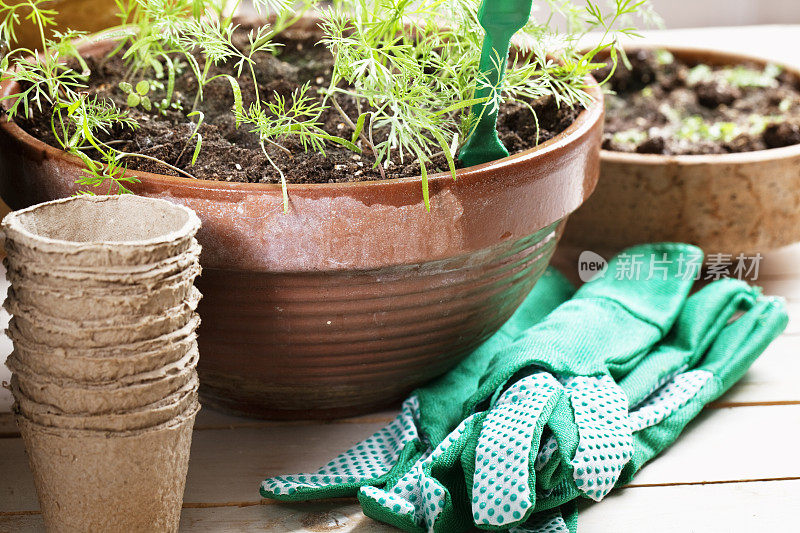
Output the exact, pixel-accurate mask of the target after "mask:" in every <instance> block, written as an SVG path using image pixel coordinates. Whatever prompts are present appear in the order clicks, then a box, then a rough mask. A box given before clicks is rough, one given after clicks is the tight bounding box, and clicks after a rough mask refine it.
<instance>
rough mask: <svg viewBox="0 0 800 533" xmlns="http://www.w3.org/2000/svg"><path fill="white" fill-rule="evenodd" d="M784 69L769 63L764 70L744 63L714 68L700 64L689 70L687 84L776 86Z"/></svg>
mask: <svg viewBox="0 0 800 533" xmlns="http://www.w3.org/2000/svg"><path fill="white" fill-rule="evenodd" d="M781 72H782V70H781V68H780V67H779V66H777V65H773V64H768V65H766V66H765V67H764V69H763V70H761V69H756V68H752V67H747V66H744V65H736V66H733V67H724V68H720V69H716V70H715V69H712V68H711V67H710V66H708V65H705V64H702V63H701V64H699V65H697V66H695V67H692V69H691V70H690V71H689V74H688V75H687V77H686V84H687V85H688V86H690V87H693V86H695V85H698V84H700V83H715V82H719V83H724V84H727V85H730V86H731V87H776V86H777V85H778V80H777V78H778V76H780V74H781Z"/></svg>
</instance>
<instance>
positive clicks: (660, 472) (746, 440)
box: [0, 26, 800, 533]
mask: <svg viewBox="0 0 800 533" xmlns="http://www.w3.org/2000/svg"><path fill="white" fill-rule="evenodd" d="M648 35H649V37H650V39H651V40H652V41H654V42H661V43H666V44H673V43H674V44H684V45H686V44H692V45H695V46H707V47H714V48H721V49H728V50H734V51H741V52H745V53H751V54H755V55H762V56H769V57H772V58H773V59H775V60H777V61H782V62H793V63H798V64H800V54H798V52H797V50H796V47H791V46H785V44H786V43H792V42H794V43H798V42H800V26H769V27H757V28H727V29H719V28H715V29H702V30H677V31H667V32H656V33H648ZM4 283H5V281H4V276H0V294H2V293H4V292H5V288H4ZM758 284H759V285H762V286H763V287H764V290H765V293H768V294H775V295H780V296H783V297H784V298H786V299H787V307H788V309H789V313H790V315H791V320H790V324H789V328H788V329H787V331H786V333H785V334H784V335H783V336H781V338H779V339H778V340H777V341H776V342H775V343H773V344H772V345H771V346H770V347H769V348H768V350H767V351H766V352H765V353H764V355H763V356H762V357H761V358H760V359H759V360H758V361H757V362H756V363H755V364H754V365H753V367H752V368H751V369H750V371H749V372H748V373H747V374H746V375H745V377H744V378H743V379H742V381H741V382H740V383H739V384H737V385H736V386H735V387H734V388H733V389H732V390H731V391H729V392H728V393H727V394H726V395H725V396H723V397H722V398H720V400H719V401H718V402H716V403H715V404H713V405H712V406H710V407H709V408H708V409H706V411H704V412H703V413H702V414H701V415H700V416H699V417H698V419H697V420H695V421H694V422H693V423H692V424H691V425H690V426H689V428H687V431H686V432H685V433H684V434H683V435H682V437H681V438H680V439H679V440H678V442H677V443H676V444H675V445H674V446H672V447H671V448H670V449H669V450H668V451H667V452H666V453H664V454H663V455H662V456H661V457H659V458H658V459H657V460H655V461H653V462H652V463H650V464H649V465H647V466H646V467H645V468H644V469H643V470H642V471H641V472H640V473H639V475H638V476H637V477H636V479H635V480H634V483H633V484H632V485H631V486H629V487H627V488H622V489H619V490H617V491H615V492H614V493H612V494H611V495H610V496H609V497H608V498H607V499H606V500H605V501H604V502H603V503H602V504H601V505H584V508H583V509H582V512H581V515H580V522H579V527H580V529H581V531H584V532H587V531H588V532H614V533H625V532H638V531H641V530H642V528H643V527H646V529H647V530H648V531H652V532H656V533H660V532H665V533H666V532H674V531H702V532H750V531H796V530H798V527H797V520H798V519H799V518H800V454H798V453H797V451H796V450H797V446H798V442H800V245H795V246H790V247H787V248H784V249H782V250H777V251H774V252H771V253H770V254H768V255H766V256H765V258H764V260H763V262H762V268H761V272H760V277H759V280H758ZM7 320H8V316H7V314H6V313H5V312H4V311H2V312H0V326H1V327H4V322H6V321H7ZM10 351H11V346H10V342H9V341H8V339H7V338H5V336H3V335H0V361H3V360H4V359H5V356H6V355H7V354H8V353H10ZM7 379H8V373H7V370H6V369H5V367H4V366H2V365H0V382H2V381H3V380H7ZM10 405H11V397H10V394H8V391H6V390H5V389H2V388H0V472H1V473H2V475H0V533H3V532H6V531H8V532H15V533H16V532H28V531H42V520H41V516H40V515H39V513H38V504H37V502H36V495H35V491H34V488H33V483H32V479H31V475H30V472H29V470H28V466H27V461H26V458H25V453H24V448H23V446H22V442H21V439H19V437H18V432H17V430H16V427H15V426H14V424H13V421H12V419H11V416H10V414H9V413H8V410H9V408H10ZM393 416H394V412H393V411H389V412H383V413H377V414H372V415H368V416H364V417H359V418H355V419H349V420H339V421H335V422H332V423H326V424H318V423H310V422H297V423H285V422H265V421H254V420H249V419H243V418H238V417H232V416H228V415H225V414H223V413H218V412H214V411H211V410H209V409H205V410H203V411H202V412H201V414H200V416H198V419H197V424H196V431H195V434H194V441H193V444H192V457H191V462H190V468H189V476H188V479H187V488H186V494H185V505H184V511H183V515H182V523H181V529H182V530H183V531H201V532H204V531H213V532H241V531H270V532H283V531H296V532H319V531H336V532H361V533H383V532H388V531H394V530H393V529H392V528H390V527H388V526H385V525H383V524H379V523H376V522H374V521H372V520H370V519H368V518H365V517H364V516H363V515H362V514H361V511H360V507H359V506H358V504H357V503H356V502H355V501H354V500H351V499H343V500H335V501H325V502H314V503H301V504H291V505H287V504H277V503H274V502H264V501H262V500H260V498H259V497H258V493H257V488H258V483H259V481H260V480H261V479H262V478H263V477H264V476H266V475H270V474H277V473H282V472H298V471H308V470H312V469H314V468H316V467H317V466H319V465H320V464H323V463H325V462H326V461H327V460H328V459H330V457H331V456H333V455H335V454H337V453H338V452H340V451H342V450H344V449H345V448H347V447H348V446H349V445H351V444H353V443H355V442H357V441H359V440H361V439H362V438H364V437H366V436H368V435H369V434H371V433H372V432H373V431H375V430H376V429H377V428H379V427H381V426H382V425H383V424H385V423H386V422H388V421H389V420H391V418H392V417H393Z"/></svg>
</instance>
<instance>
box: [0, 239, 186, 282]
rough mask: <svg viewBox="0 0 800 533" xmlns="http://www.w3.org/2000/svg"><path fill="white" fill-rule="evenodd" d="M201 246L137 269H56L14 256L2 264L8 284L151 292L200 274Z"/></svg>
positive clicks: (138, 266) (8, 257) (56, 266)
mask: <svg viewBox="0 0 800 533" xmlns="http://www.w3.org/2000/svg"><path fill="white" fill-rule="evenodd" d="M199 249H200V245H199V244H196V245H195V246H193V247H192V249H190V250H188V251H186V252H184V253H182V254H180V255H178V256H175V257H173V258H170V260H169V261H168V262H161V263H154V264H147V265H137V266H136V268H132V269H123V268H114V267H101V268H93V269H91V270H90V269H76V268H74V267H71V268H59V265H52V264H43V265H42V264H39V263H36V262H33V261H30V260H26V259H25V258H21V257H17V256H15V255H14V254H13V253H11V254H9V255H7V256H6V258H5V259H4V260H3V264H4V265H5V266H6V270H8V272H9V273H10V276H11V277H9V280H10V281H12V283H13V282H14V281H18V282H27V283H33V284H39V285H43V286H45V287H53V288H56V289H62V288H75V289H77V288H86V287H100V288H106V287H116V286H119V285H133V286H137V287H147V288H151V287H154V286H158V285H160V284H162V283H164V282H165V281H169V280H170V279H174V278H175V277H178V276H180V277H187V271H189V272H193V273H196V274H199V273H200V250H199Z"/></svg>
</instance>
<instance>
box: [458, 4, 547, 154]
mask: <svg viewBox="0 0 800 533" xmlns="http://www.w3.org/2000/svg"><path fill="white" fill-rule="evenodd" d="M532 3H533V0H483V3H482V4H481V8H480V11H479V12H478V20H479V21H480V23H481V26H483V28H484V29H485V30H486V36H485V37H484V39H483V48H482V49H481V61H480V71H481V75H482V77H483V79H482V80H480V81H479V82H478V87H477V89H476V91H475V97H476V98H479V99H484V98H492V95H493V93H494V92H495V91H497V90H499V88H500V83H501V82H502V80H503V75H504V74H505V70H506V63H507V62H508V50H509V47H510V46H511V37H512V36H513V35H514V34H515V33H516V32H517V31H519V30H520V29H521V28H522V27H523V26H525V24H526V23H527V22H528V18H529V17H530V14H531V6H532ZM472 116H473V117H478V123H477V124H476V125H475V126H474V129H473V131H472V134H471V135H470V136H469V138H468V139H467V142H466V143H465V144H464V146H463V147H462V148H461V151H460V153H459V159H461V162H462V163H463V164H464V166H473V165H479V164H481V163H486V162H489V161H494V160H495V159H501V158H503V157H506V156H507V155H508V150H506V147H505V146H503V143H502V142H500V139H499V138H498V137H497V107H496V106H493V105H492V104H489V105H486V102H485V101H484V102H481V103H477V104H475V105H473V106H472Z"/></svg>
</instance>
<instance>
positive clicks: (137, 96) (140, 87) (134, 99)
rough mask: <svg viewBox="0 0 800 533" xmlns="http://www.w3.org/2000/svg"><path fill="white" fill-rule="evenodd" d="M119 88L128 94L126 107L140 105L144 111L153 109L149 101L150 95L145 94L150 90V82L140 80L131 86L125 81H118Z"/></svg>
mask: <svg viewBox="0 0 800 533" xmlns="http://www.w3.org/2000/svg"><path fill="white" fill-rule="evenodd" d="M119 88H120V90H121V91H122V92H123V93H125V94H127V95H128V101H127V104H128V107H138V106H142V109H144V110H145V111H150V110H151V109H153V104H152V102H150V97H149V96H147V94H148V93H149V92H150V82H149V81H147V80H142V81H140V82H139V83H137V84H136V87H134V86H132V85H131V84H130V83H128V82H127V81H121V82H120V83H119Z"/></svg>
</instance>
